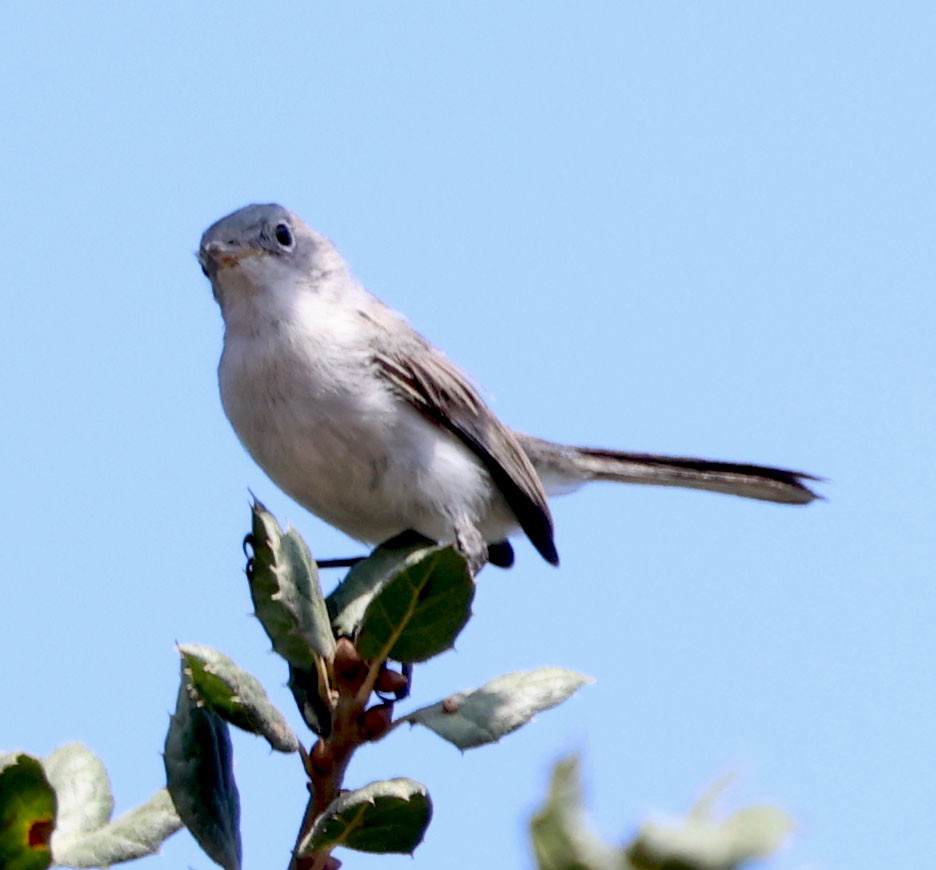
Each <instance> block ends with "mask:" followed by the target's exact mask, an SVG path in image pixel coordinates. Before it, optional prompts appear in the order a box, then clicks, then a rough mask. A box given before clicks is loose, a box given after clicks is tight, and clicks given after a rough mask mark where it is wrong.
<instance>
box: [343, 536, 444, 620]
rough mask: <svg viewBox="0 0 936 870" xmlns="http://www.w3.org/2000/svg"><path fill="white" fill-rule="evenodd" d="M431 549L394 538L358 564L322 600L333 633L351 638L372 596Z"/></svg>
mask: <svg viewBox="0 0 936 870" xmlns="http://www.w3.org/2000/svg"><path fill="white" fill-rule="evenodd" d="M435 549H437V545H436V544H435V543H434V542H433V541H429V540H428V539H425V540H421V539H417V540H411V541H409V542H406V543H401V542H400V540H399V539H394V540H393V541H391V542H388V543H386V544H381V546H379V547H377V549H376V550H374V551H373V552H372V553H371V554H370V555H369V556H368V557H367V558H366V559H364V560H363V561H361V562H358V563H357V565H355V566H354V567H353V568H352V569H351V570H350V571H349V572H348V575H347V576H346V577H345V579H344V580H342V582H341V583H339V584H338V586H336V587H335V589H334V590H333V591H332V593H331V594H330V595H329V596H328V598H327V599H326V601H325V603H326V605H327V606H328V613H329V615H330V616H331V620H332V625H333V626H334V629H335V634H336V635H338V636H339V637H354V636H355V635H356V634H357V630H358V628H359V626H360V624H361V620H363V619H364V612H365V611H366V610H367V605H368V604H370V602H371V600H372V599H373V598H374V596H375V595H376V594H377V593H378V592H379V591H380V590H381V589H382V588H383V587H384V586H385V585H386V584H387V583H388V582H389V581H390V580H392V579H393V578H394V577H396V576H397V575H398V574H399V573H400V572H401V571H403V570H404V569H405V568H407V567H408V566H409V565H411V564H414V563H416V562H418V561H419V560H420V559H421V558H422V556H423V554H424V553H426V552H429V551H432V550H435Z"/></svg>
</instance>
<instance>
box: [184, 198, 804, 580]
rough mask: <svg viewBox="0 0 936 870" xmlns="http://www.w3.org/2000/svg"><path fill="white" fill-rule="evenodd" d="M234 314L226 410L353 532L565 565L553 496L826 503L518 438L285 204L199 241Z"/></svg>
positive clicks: (287, 487) (294, 492)
mask: <svg viewBox="0 0 936 870" xmlns="http://www.w3.org/2000/svg"><path fill="white" fill-rule="evenodd" d="M198 258H199V261H200V262H201V266H202V270H203V271H204V273H205V275H206V276H207V277H208V278H209V279H210V280H211V287H212V291H213V292H214V297H215V299H216V300H217V302H218V304H219V305H220V306H221V314H222V316H223V317H224V350H223V352H222V354H221V362H220V365H219V367H218V377H219V381H220V388H221V401H222V404H223V405H224V411H225V413H226V414H227V416H228V419H229V420H230V421H231V424H232V425H233V427H234V431H235V432H236V433H237V436H238V438H240V440H241V443H242V444H243V445H244V447H245V448H246V449H247V451H248V453H250V455H251V456H252V457H253V458H254V459H255V460H256V461H257V463H258V464H259V465H260V467H261V468H263V470H264V471H266V473H267V474H268V475H269V476H270V477H271V478H272V479H273V481H274V482H275V483H276V484H278V485H279V486H280V487H281V488H282V489H283V490H284V491H285V492H286V493H288V494H289V495H290V496H291V497H292V498H294V499H295V500H296V501H297V502H299V504H301V505H302V506H303V507H305V508H307V509H308V510H310V511H311V512H312V513H314V514H316V515H317V516H319V517H321V518H322V519H323V520H325V521H326V522H327V523H330V524H331V525H333V526H335V527H336V528H338V529H341V531H343V532H345V533H346V534H348V535H350V536H351V537H352V538H356V539H358V540H360V541H365V542H367V543H369V544H378V543H382V542H384V541H386V540H389V539H390V538H393V537H395V536H397V535H399V534H402V533H404V532H408V531H415V532H418V533H420V534H422V535H424V536H425V537H427V538H431V539H432V540H434V541H440V542H445V541H455V542H456V543H457V545H458V546H459V547H460V549H461V550H462V552H464V553H465V555H466V557H467V558H468V560H469V563H470V564H471V566H472V568H473V570H477V569H478V568H480V566H481V565H483V564H484V562H485V561H488V560H489V561H491V562H492V563H494V564H498V565H501V566H507V565H510V564H511V563H512V561H513V551H512V549H511V547H510V544H509V543H508V540H507V539H508V537H509V536H510V535H511V534H513V533H514V532H516V531H517V530H518V529H520V530H522V531H523V532H524V533H525V534H526V536H527V537H528V538H529V539H530V541H531V542H532V544H533V546H534V547H536V549H537V550H538V551H539V552H540V554H541V555H542V556H543V558H544V559H546V560H547V561H548V562H551V563H552V564H554V565H555V564H558V561H559V556H558V553H557V552H556V546H555V543H554V540H553V523H552V517H551V516H550V512H549V505H548V504H547V500H546V499H547V493H548V494H560V493H565V492H570V491H572V490H575V489H577V488H578V487H579V486H581V485H582V484H583V483H586V482H588V481H591V480H614V481H622V482H624V483H644V484H658V485H662V486H682V487H690V488H693V489H707V490H712V491H714V492H723V493H730V494H732V495H740V496H745V497H747V498H756V499H763V500H766V501H774V502H783V503H786V504H807V503H809V502H811V501H812V500H813V499H814V498H817V496H816V494H815V493H813V492H812V491H811V490H810V489H809V488H808V487H807V486H806V485H805V484H804V480H817V479H818V478H814V477H812V476H811V475H808V474H803V473H801V472H798V471H787V470H784V469H779V468H766V467H763V466H759V465H746V464H737V463H731V462H713V461H709V460H704V459H689V458H683V457H668V456H653V455H649V454H643V453H624V452H620V451H613V450H597V449H593V448H589V447H571V446H567V445H564V444H554V443H552V442H549V441H543V440H542V439H540V438H534V437H532V436H530V435H524V434H522V433H520V432H515V431H513V430H511V429H508V428H507V427H506V426H505V425H504V424H503V423H501V422H500V420H498V419H497V417H496V416H494V413H493V412H492V411H491V409H490V408H489V407H488V406H487V405H486V404H485V402H484V400H483V399H482V398H481V397H480V396H479V394H478V392H477V390H476V389H475V388H474V387H473V386H472V384H471V382H470V381H469V379H468V378H467V377H466V375H465V374H464V373H463V372H462V371H461V370H460V369H459V368H458V367H456V366H455V365H453V364H452V363H451V362H450V361H449V360H448V359H447V358H446V356H445V355H444V354H443V353H442V352H441V351H440V350H439V349H438V348H436V347H434V346H433V345H432V344H430V343H429V342H428V341H427V340H426V339H425V338H423V337H422V336H421V335H420V334H419V333H418V332H417V331H416V330H415V329H413V327H412V326H410V324H409V323H408V322H407V321H406V320H405V319H404V318H403V317H402V316H401V315H399V314H397V312H395V311H393V310H392V309H390V308H388V307H387V306H386V305H384V303H382V302H381V301H380V300H379V299H376V298H375V297H374V296H372V295H371V294H370V293H368V292H367V291H366V290H365V289H364V288H363V287H362V286H361V285H360V284H359V283H358V282H357V281H356V280H355V279H354V277H353V276H352V274H351V272H350V271H349V269H348V266H347V265H346V264H345V262H344V260H343V259H342V258H341V256H340V255H339V254H338V252H337V251H336V250H335V248H334V246H333V245H332V244H331V242H329V241H328V240H327V239H326V238H324V237H323V236H321V235H319V234H318V233H317V232H315V231H314V230H312V229H310V228H309V227H307V226H306V225H305V224H304V223H303V222H302V220H300V218H298V217H297V216H296V215H294V214H293V213H292V212H290V211H288V210H287V209H285V208H283V207H282V206H279V205H249V206H246V207H245V208H242V209H240V210H239V211H236V212H234V213H233V214H230V215H228V216H227V217H225V218H222V219H221V220H219V221H218V222H217V223H215V224H214V225H212V226H211V227H209V228H208V229H207V230H206V231H205V234H204V235H203V236H202V240H201V247H200V250H199V254H198Z"/></svg>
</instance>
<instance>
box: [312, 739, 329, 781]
mask: <svg viewBox="0 0 936 870" xmlns="http://www.w3.org/2000/svg"><path fill="white" fill-rule="evenodd" d="M309 761H310V763H311V766H312V772H314V773H317V774H318V775H319V776H328V775H329V774H330V773H331V772H332V771H333V770H334V769H335V758H334V756H333V755H332V751H331V747H330V746H329V745H328V744H327V743H326V742H325V741H324V740H322V739H321V738H320V739H318V740H316V741H315V746H313V747H312V752H311V753H310V754H309Z"/></svg>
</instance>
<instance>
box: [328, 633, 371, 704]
mask: <svg viewBox="0 0 936 870" xmlns="http://www.w3.org/2000/svg"><path fill="white" fill-rule="evenodd" d="M366 676H367V665H366V664H365V663H364V659H362V658H361V656H360V655H359V654H358V651H357V650H356V649H355V648H354V644H353V643H352V642H351V640H350V638H347V637H339V638H338V643H337V644H335V678H336V680H337V681H338V684H339V688H347V689H350V690H351V691H352V692H356V691H357V690H358V689H359V688H361V684H362V683H363V682H364V678H365V677H366Z"/></svg>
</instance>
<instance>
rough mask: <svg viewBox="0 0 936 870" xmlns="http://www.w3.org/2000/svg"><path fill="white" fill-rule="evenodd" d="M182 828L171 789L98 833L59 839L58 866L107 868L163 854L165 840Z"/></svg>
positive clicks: (91, 832) (84, 833) (81, 833)
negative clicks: (170, 792) (170, 794)
mask: <svg viewBox="0 0 936 870" xmlns="http://www.w3.org/2000/svg"><path fill="white" fill-rule="evenodd" d="M181 827H182V820H181V819H180V818H179V816H178V814H177V813H176V810H175V806H174V805H173V803H172V798H171V797H170V796H169V792H168V790H167V789H160V790H159V791H158V792H156V794H155V795H154V796H153V797H152V798H151V799H150V800H149V801H147V802H146V803H145V804H143V806H141V807H137V808H136V809H135V810H131V811H130V812H128V813H124V814H123V815H122V816H120V817H119V818H117V819H115V820H114V821H112V822H108V823H107V824H105V825H104V826H103V827H101V828H98V829H97V830H94V831H85V832H76V833H74V834H73V835H71V836H70V837H68V838H67V839H65V838H63V839H62V841H61V842H60V841H59V840H58V839H57V838H56V839H55V841H54V843H55V863H56V864H60V865H65V866H68V867H106V866H109V865H111V864H118V863H121V862H123V861H133V860H136V859H137V858H143V857H145V856H147V855H153V854H155V853H156V852H158V851H159V847H160V845H161V844H162V842H163V840H165V839H167V838H168V837H170V836H171V835H172V834H174V833H175V832H176V831H178V830H179V828H181Z"/></svg>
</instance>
